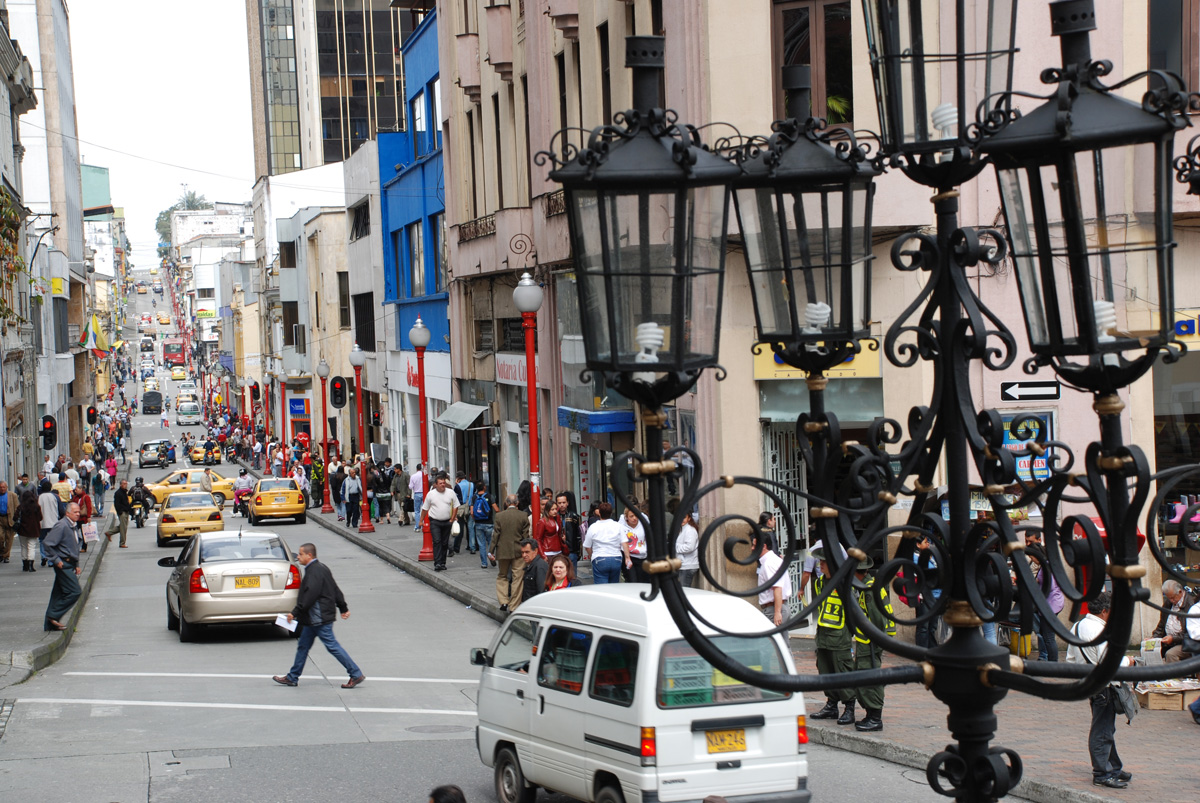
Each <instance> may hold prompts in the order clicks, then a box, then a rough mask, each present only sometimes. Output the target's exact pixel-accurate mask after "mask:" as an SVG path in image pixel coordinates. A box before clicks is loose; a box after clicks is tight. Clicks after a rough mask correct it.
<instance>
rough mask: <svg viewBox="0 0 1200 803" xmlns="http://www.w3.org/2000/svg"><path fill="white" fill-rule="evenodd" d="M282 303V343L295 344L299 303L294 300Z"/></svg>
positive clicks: (298, 319)
mask: <svg viewBox="0 0 1200 803" xmlns="http://www.w3.org/2000/svg"><path fill="white" fill-rule="evenodd" d="M282 303H283V345H285V346H295V345H296V324H298V323H300V305H299V303H297V302H295V301H284V302H282Z"/></svg>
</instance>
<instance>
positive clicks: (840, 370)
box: [496, 340, 883, 380]
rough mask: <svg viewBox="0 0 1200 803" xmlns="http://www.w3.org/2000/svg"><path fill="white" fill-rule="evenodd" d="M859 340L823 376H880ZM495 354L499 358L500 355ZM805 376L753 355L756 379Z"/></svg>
mask: <svg viewBox="0 0 1200 803" xmlns="http://www.w3.org/2000/svg"><path fill="white" fill-rule="evenodd" d="M860 342H861V343H862V351H860V352H859V353H858V354H855V355H852V356H851V357H850V359H848V360H846V361H845V362H843V363H842V364H841V365H839V366H837V367H836V368H830V369H829V370H828V371H826V372H825V376H827V377H829V378H830V379H839V378H840V379H849V378H867V377H872V378H878V377H880V376H882V375H883V374H882V373H881V371H882V364H881V362H880V358H881V354H882V352H881V351H880V350H879V349H878V348H877V349H876V350H874V351H872V350H871V347H872V346H873V345H875V344H876V343H877V341H873V340H863V341H860ZM496 356H497V358H499V356H500V355H498V354H497V355H496ZM498 365H499V364H498V363H497V374H499V367H498ZM805 376H806V374H805V373H804V371H801V370H800V369H798V368H793V367H792V366H790V365H788V364H787V363H785V362H784V361H783V360H781V359H780V358H779V357H778V356H777V355H776V354H775V352H773V351H771V347H770V346H768V345H766V344H763V345H762V346H761V349H760V352H759V353H758V354H755V355H754V378H755V379H757V380H772V379H804V377H805Z"/></svg>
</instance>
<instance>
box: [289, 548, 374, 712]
mask: <svg viewBox="0 0 1200 803" xmlns="http://www.w3.org/2000/svg"><path fill="white" fill-rule="evenodd" d="M297 557H298V559H299V561H300V565H301V566H303V567H304V579H303V580H301V581H300V594H299V595H298V597H297V599H296V607H295V608H293V609H292V612H291V613H289V614H288V615H287V619H288V621H289V622H294V621H297V620H298V621H299V622H300V625H301V626H302V628H303V629H302V630H301V631H300V637H299V639H297V644H296V660H295V662H294V663H293V664H292V668H291V670H290V671H289V672H288V673H287V674H286V675H275V676H274V677H273V678H272V680H274V681H275V682H276V683H279V684H280V685H283V686H295V685H296V683H297V682H298V681H299V680H300V673H301V672H303V671H304V664H306V663H307V662H308V651H309V650H310V649H312V645H313V642H314V641H316V640H317V639H318V638H319V639H321V643H322V644H324V645H325V649H327V650H329V654H330V655H332V656H333V657H334V658H336V659H337V660H338V662H339V663H340V664H341V665H342V666H344V667H346V671H347V672H349V673H350V680H349V681H348V682H346V683H343V684H342V688H343V689H353V688H354V687H355V686H357V685H359V684H360V683H362V682H363V681H364V680H366V679H367V678H366V676H365V675H363V673H362V670H360V669H359V668H358V664H356V663H354V659H352V658H351V657H350V655H349V654H348V653H347V652H346V651H345V650H344V649H342V645H341V644H338V640H337V639H336V638H334V636H333V620H334V609H335V608H336V609H337V610H339V611H341V612H342V618H343V619H349V618H350V608H349V606H348V605H346V598H345V597H343V596H342V590H341V589H340V588H338V584H337V582H336V581H335V580H334V579H333V572H331V571H329V568H328V567H327V566H325V564H323V563H321V562H319V561H318V560H317V548H316V547H315V546H313V545H312V544H302V545H301V546H300V553H299V555H298V556H297Z"/></svg>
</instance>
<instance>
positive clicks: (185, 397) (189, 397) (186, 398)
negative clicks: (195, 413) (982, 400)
mask: <svg viewBox="0 0 1200 803" xmlns="http://www.w3.org/2000/svg"><path fill="white" fill-rule="evenodd" d="M171 378H172V379H174V378H175V372H174V371H172V372H171ZM175 401H176V402H178V403H179V404H183V403H184V402H193V403H195V402H196V394H195V393H185V392H182V391H181V392H180V393H179V395H178V396H176V397H175Z"/></svg>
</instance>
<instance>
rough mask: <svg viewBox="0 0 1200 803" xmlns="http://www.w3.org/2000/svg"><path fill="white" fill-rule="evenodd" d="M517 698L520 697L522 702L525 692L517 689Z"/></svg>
mask: <svg viewBox="0 0 1200 803" xmlns="http://www.w3.org/2000/svg"><path fill="white" fill-rule="evenodd" d="M517 696H518V697H520V698H521V699H522V700H524V699H525V690H524V689H517Z"/></svg>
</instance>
